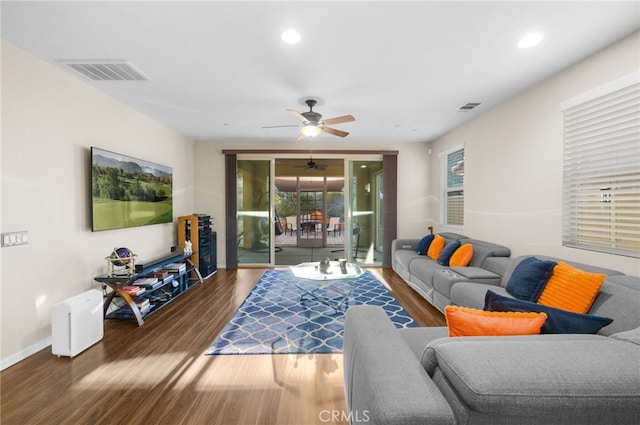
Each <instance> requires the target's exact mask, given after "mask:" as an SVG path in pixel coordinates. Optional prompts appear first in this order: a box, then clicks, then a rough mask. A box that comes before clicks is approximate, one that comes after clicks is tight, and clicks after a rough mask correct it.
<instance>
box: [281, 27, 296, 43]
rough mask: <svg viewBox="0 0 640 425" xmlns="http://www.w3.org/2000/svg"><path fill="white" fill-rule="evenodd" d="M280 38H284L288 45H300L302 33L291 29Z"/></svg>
mask: <svg viewBox="0 0 640 425" xmlns="http://www.w3.org/2000/svg"><path fill="white" fill-rule="evenodd" d="M280 38H282V41H284V42H285V43H287V44H298V43H300V33H299V32H298V31H296V30H294V29H293V28H289V29H288V30H286V31H285V32H283V33H282V35H281V36H280Z"/></svg>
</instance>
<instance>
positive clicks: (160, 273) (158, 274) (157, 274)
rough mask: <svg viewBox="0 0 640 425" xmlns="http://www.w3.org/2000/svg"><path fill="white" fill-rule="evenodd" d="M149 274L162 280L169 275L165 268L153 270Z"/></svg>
mask: <svg viewBox="0 0 640 425" xmlns="http://www.w3.org/2000/svg"><path fill="white" fill-rule="evenodd" d="M149 276H151V277H155V278H158V279H160V280H163V279H165V278H166V277H167V276H169V272H168V271H166V270H158V271H155V272H153V273H149Z"/></svg>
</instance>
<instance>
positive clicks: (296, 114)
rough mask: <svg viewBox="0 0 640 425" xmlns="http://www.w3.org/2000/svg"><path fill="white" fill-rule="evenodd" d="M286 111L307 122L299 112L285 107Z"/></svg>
mask: <svg viewBox="0 0 640 425" xmlns="http://www.w3.org/2000/svg"><path fill="white" fill-rule="evenodd" d="M287 112H289V113H290V114H291V115H293V116H294V117H296V118H298V119H299V120H300V121H302V122H307V119H306V118H305V117H304V115H302V114H301V113H300V112H298V111H294V110H293V109H287Z"/></svg>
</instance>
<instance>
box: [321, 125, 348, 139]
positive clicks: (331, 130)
mask: <svg viewBox="0 0 640 425" xmlns="http://www.w3.org/2000/svg"><path fill="white" fill-rule="evenodd" d="M321 129H322V131H324V132H325V133H329V134H333V135H334V136H338V137H347V136H348V135H349V133H347V132H346V131H342V130H336V129H335V128H331V127H321Z"/></svg>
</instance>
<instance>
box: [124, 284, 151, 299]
mask: <svg viewBox="0 0 640 425" xmlns="http://www.w3.org/2000/svg"><path fill="white" fill-rule="evenodd" d="M122 289H123V290H124V291H125V292H126V293H127V294H129V295H131V296H132V297H137V296H138V295H140V294H142V293H144V292H145V291H146V289H145V288H143V287H142V286H135V285H131V286H125V287H124V288H122Z"/></svg>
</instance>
